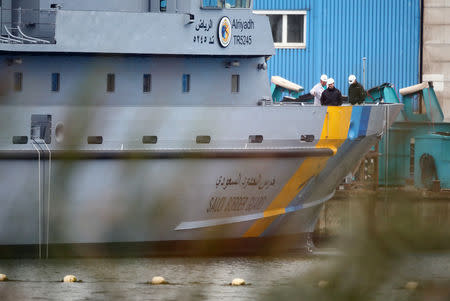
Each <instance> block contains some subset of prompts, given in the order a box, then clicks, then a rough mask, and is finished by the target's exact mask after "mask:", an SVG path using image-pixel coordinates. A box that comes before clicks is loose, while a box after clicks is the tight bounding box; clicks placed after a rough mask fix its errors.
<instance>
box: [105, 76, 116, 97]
mask: <svg viewBox="0 0 450 301" xmlns="http://www.w3.org/2000/svg"><path fill="white" fill-rule="evenodd" d="M114 92H116V74H115V73H107V74H106V93H114Z"/></svg>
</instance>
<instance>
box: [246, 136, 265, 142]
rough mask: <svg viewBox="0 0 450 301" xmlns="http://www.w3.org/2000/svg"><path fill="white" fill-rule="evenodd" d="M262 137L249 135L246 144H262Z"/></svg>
mask: <svg viewBox="0 0 450 301" xmlns="http://www.w3.org/2000/svg"><path fill="white" fill-rule="evenodd" d="M263 140H264V137H263V136H262V135H250V136H248V143H262V142H263Z"/></svg>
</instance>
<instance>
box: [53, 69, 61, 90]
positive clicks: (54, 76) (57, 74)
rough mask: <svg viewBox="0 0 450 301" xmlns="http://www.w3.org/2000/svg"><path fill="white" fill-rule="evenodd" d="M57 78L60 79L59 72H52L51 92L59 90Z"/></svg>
mask: <svg viewBox="0 0 450 301" xmlns="http://www.w3.org/2000/svg"><path fill="white" fill-rule="evenodd" d="M59 80H60V75H59V73H52V91H53V92H58V91H59Z"/></svg>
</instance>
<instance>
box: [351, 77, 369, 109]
mask: <svg viewBox="0 0 450 301" xmlns="http://www.w3.org/2000/svg"><path fill="white" fill-rule="evenodd" d="M348 84H349V86H348V101H349V102H350V103H351V104H352V105H356V104H362V103H363V102H364V100H365V99H366V91H365V90H364V87H363V86H362V85H361V84H360V83H358V81H357V80H356V76H355V75H354V74H350V76H349V77H348Z"/></svg>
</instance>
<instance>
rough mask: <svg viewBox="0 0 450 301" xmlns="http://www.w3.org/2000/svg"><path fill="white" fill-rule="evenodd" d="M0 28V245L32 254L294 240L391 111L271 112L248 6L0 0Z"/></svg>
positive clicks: (262, 25)
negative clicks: (130, 246) (0, 4)
mask: <svg viewBox="0 0 450 301" xmlns="http://www.w3.org/2000/svg"><path fill="white" fill-rule="evenodd" d="M0 23H1V27H2V29H1V30H2V31H1V38H0V60H1V71H0V72H1V73H0V74H1V76H2V85H1V87H0V92H1V96H0V128H1V131H0V179H1V180H0V189H1V191H2V194H1V196H0V204H1V209H0V245H1V246H3V247H4V248H5V249H8V248H12V249H14V248H16V247H17V246H21V247H23V248H24V249H25V250H26V252H25V253H27V254H29V255H30V254H31V255H33V256H34V255H35V256H47V255H49V254H50V255H52V254H54V255H57V254H59V253H58V250H61V248H62V249H64V248H66V247H67V246H72V247H73V246H75V247H76V248H72V247H71V248H70V250H71V251H73V252H74V253H76V254H85V253H86V254H87V253H90V252H87V251H86V250H89V251H92V250H93V249H92V248H93V246H103V247H105V248H106V247H107V249H108V250H109V248H110V247H111V248H113V247H117V246H118V245H127V244H128V245H133V246H135V247H136V246H137V247H136V248H134V249H133V250H135V251H136V252H137V253H139V254H141V253H142V254H153V253H154V252H156V251H158V250H160V247H161V246H164V247H165V246H166V244H167V243H170V242H173V243H174V246H175V250H176V251H178V252H180V253H184V252H187V250H186V249H185V248H184V247H182V248H180V247H178V248H177V247H176V246H177V244H178V246H180V245H179V244H180V242H182V243H186V244H189V243H192V245H196V243H199V242H205V241H220V242H225V243H224V245H223V246H233V247H234V246H236V245H239V246H240V247H239V248H240V249H239V250H241V251H242V252H247V251H248V250H251V249H253V250H254V248H252V247H253V246H255V245H256V246H262V245H263V244H264V239H263V238H274V237H291V235H292V237H294V240H296V237H298V238H300V236H302V235H304V234H308V233H310V232H312V231H313V229H314V225H315V222H316V220H317V217H318V213H319V211H320V208H321V205H322V204H323V203H324V202H325V201H326V200H328V199H329V198H330V197H331V196H332V195H333V192H334V188H335V187H336V185H337V184H338V182H339V181H340V180H341V179H342V177H343V176H345V175H346V174H347V173H348V172H349V171H350V170H351V169H352V168H353V166H354V165H355V164H356V163H357V158H359V157H361V156H362V155H363V154H364V153H365V152H366V151H367V150H368V149H369V148H370V147H371V146H372V145H373V144H374V143H375V142H376V141H377V139H378V138H379V137H380V136H381V135H382V133H383V132H384V131H385V129H386V128H387V127H388V126H390V124H391V123H392V121H393V120H395V117H396V115H397V114H398V112H399V111H400V109H401V105H399V104H396V105H381V104H380V105H365V106H355V107H351V106H344V107H321V106H299V105H294V104H292V105H280V104H274V103H273V102H272V99H271V91H270V85H269V81H268V77H267V71H266V69H267V60H268V59H269V58H270V56H271V55H273V54H274V46H273V40H272V37H271V34H270V32H271V30H270V25H269V21H268V19H267V18H266V17H265V16H261V15H256V14H253V13H252V6H251V1H249V0H247V1H238V0H233V1H229V0H226V1H198V0H190V1H188V0H177V1H175V0H172V1H171V0H166V1H160V0H158V1H155V0H151V1H141V0H127V1H111V0H95V1H93V0H90V1H87V0H85V1H84V0H83V1H67V0H65V1H62V0H55V1H44V0H29V1H19V0H17V1H14V0H10V1H5V0H3V1H2V7H1V21H0ZM300 241H303V240H300V239H298V242H300ZM250 242H252V244H250ZM296 245H297V246H298V245H300V246H302V245H303V246H304V243H297V241H296ZM183 246H184V245H183ZM189 246H191V245H190V244H189ZM94 249H95V248H94ZM119 249H120V248H119ZM194 249H195V247H194ZM64 250H67V249H64ZM95 250H97V249H95ZM122 250H123V248H122ZM85 251H86V252H85ZM4 254H8V253H4Z"/></svg>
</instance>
